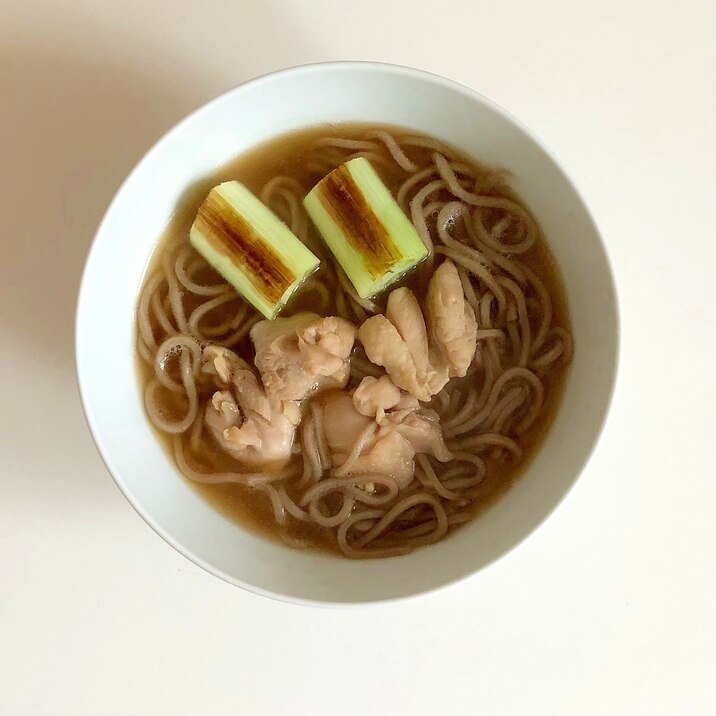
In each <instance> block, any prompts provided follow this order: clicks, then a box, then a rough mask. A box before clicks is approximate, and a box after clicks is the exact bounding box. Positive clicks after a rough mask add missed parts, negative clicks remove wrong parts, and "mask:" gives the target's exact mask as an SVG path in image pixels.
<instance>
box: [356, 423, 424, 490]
mask: <svg viewBox="0 0 716 716" xmlns="http://www.w3.org/2000/svg"><path fill="white" fill-rule="evenodd" d="M414 460H415V450H414V449H413V446H412V445H411V444H410V441H409V440H407V439H406V438H404V437H403V436H402V435H401V434H400V433H399V432H397V431H396V430H387V431H386V432H385V433H384V434H382V435H381V434H378V436H377V437H376V438H375V440H374V441H373V443H372V445H371V446H370V448H369V449H368V450H366V451H364V452H363V453H362V454H361V455H360V457H359V458H358V459H357V460H356V461H355V462H354V463H353V465H352V467H351V469H350V474H351V475H366V474H369V473H377V474H380V475H390V476H391V477H392V478H393V479H394V480H395V481H396V483H397V484H398V487H399V488H400V489H402V488H404V487H407V486H408V485H409V484H410V481H411V480H412V479H413V474H414V473H415V462H414Z"/></svg>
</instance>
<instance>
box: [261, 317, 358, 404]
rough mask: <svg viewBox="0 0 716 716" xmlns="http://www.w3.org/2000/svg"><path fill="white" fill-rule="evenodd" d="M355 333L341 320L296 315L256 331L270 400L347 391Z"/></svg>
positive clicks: (266, 323) (349, 324)
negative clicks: (322, 391)
mask: <svg viewBox="0 0 716 716" xmlns="http://www.w3.org/2000/svg"><path fill="white" fill-rule="evenodd" d="M355 337H356V329H355V327H354V326H353V325H352V324H351V323H349V322H348V321H346V320H344V319H342V318H336V317H333V316H329V317H327V318H321V317H320V316H318V315H317V314H315V313H308V312H305V313H297V314H296V315H295V316H291V317H290V318H277V319H275V320H273V321H260V322H259V323H257V324H256V325H255V326H254V327H253V328H252V329H251V340H252V341H253V343H254V347H255V349H256V358H255V361H254V362H255V363H256V367H257V368H258V369H259V372H260V373H261V380H262V381H263V384H264V387H265V388H266V393H267V395H269V396H271V397H273V398H277V399H279V400H303V398H305V397H306V395H308V394H309V393H310V392H311V391H314V392H318V391H320V390H326V389H329V388H343V387H344V386H345V385H346V383H347V382H348V377H349V374H350V364H349V361H348V358H349V356H350V353H351V350H352V349H353V343H354V342H355Z"/></svg>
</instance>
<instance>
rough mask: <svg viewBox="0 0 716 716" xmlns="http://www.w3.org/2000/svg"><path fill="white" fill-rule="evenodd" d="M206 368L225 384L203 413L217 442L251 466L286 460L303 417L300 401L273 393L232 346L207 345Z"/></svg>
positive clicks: (204, 358)
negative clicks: (271, 394) (262, 383)
mask: <svg viewBox="0 0 716 716" xmlns="http://www.w3.org/2000/svg"><path fill="white" fill-rule="evenodd" d="M202 371H203V372H204V373H207V374H209V375H212V376H214V382H215V383H216V385H217V387H219V388H221V390H218V391H216V392H215V393H214V395H213V396H212V398H211V400H210V401H209V402H208V403H207V405H206V410H205V413H204V419H205V422H206V425H207V427H208V428H209V430H210V431H211V433H212V435H213V436H214V438H215V439H216V442H217V444H218V445H219V446H220V447H221V448H223V449H224V450H225V451H226V452H227V453H229V454H230V455H231V456H232V457H234V458H235V459H236V460H237V461H239V462H240V463H242V465H244V466H245V467H247V468H250V469H257V468H274V467H275V468H278V467H281V466H282V465H284V464H285V463H286V462H287V461H288V459H289V458H290V456H291V447H292V445H293V438H294V434H295V432H296V425H298V423H299V421H300V419H301V413H300V410H299V407H298V403H296V402H295V401H291V400H285V401H281V400H276V399H274V398H269V397H268V396H267V395H266V391H265V390H264V387H263V386H262V385H261V382H260V381H259V379H258V377H257V376H256V375H255V374H254V372H253V370H252V369H251V367H250V366H249V364H248V363H246V361H244V360H242V359H241V358H239V357H238V356H237V355H236V354H235V353H233V352H232V351H230V350H228V349H227V348H220V347H218V346H208V347H207V348H205V349H204V352H203V354H202Z"/></svg>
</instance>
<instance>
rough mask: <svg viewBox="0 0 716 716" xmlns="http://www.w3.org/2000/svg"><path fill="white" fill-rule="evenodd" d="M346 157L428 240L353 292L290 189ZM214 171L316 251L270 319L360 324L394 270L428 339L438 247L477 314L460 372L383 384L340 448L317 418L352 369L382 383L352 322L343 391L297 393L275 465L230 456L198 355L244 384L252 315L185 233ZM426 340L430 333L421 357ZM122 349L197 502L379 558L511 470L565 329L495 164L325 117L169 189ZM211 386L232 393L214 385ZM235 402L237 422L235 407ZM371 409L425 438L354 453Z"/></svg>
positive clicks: (472, 504)
mask: <svg viewBox="0 0 716 716" xmlns="http://www.w3.org/2000/svg"><path fill="white" fill-rule="evenodd" d="M356 156H363V157H365V158H367V159H368V161H369V162H370V163H371V164H372V166H373V167H374V169H375V170H376V171H377V172H378V174H379V176H380V178H381V179H382V181H383V182H384V184H385V185H386V186H387V187H388V189H389V190H390V191H391V193H392V194H393V196H394V197H395V198H396V199H397V201H398V203H399V205H400V206H401V207H402V209H403V210H404V212H405V214H406V215H407V216H408V217H409V218H410V220H411V221H412V223H413V225H414V226H415V227H416V228H417V229H418V233H419V234H420V236H421V238H423V240H424V241H425V242H426V243H427V244H430V245H431V249H432V250H431V253H430V255H429V257H428V258H427V259H426V260H424V261H423V262H422V263H420V264H419V265H418V266H417V268H415V269H414V270H413V271H411V272H410V273H408V274H407V275H406V276H405V277H403V278H402V279H401V280H400V281H399V282H398V283H395V284H393V285H391V286H390V287H389V288H388V289H387V290H385V291H384V292H383V293H382V294H381V295H378V296H375V297H373V299H372V300H366V299H360V298H359V297H357V295H356V293H355V291H354V290H353V289H352V286H351V285H350V282H349V281H348V280H347V278H346V276H345V275H344V274H342V272H341V271H340V269H339V267H338V265H337V263H336V261H335V259H334V258H333V256H332V254H331V252H330V251H329V250H328V249H327V247H326V246H325V244H324V243H323V241H322V239H321V237H320V235H319V234H318V232H317V231H316V229H315V227H314V226H313V225H312V223H311V221H310V219H309V217H308V216H307V214H306V212H305V210H304V208H303V206H302V200H303V198H304V196H305V195H306V194H307V193H308V192H309V191H310V190H311V189H312V188H313V187H314V186H315V185H316V184H317V183H318V182H319V181H320V180H321V179H323V177H325V176H326V175H327V174H328V173H329V172H331V171H332V170H333V169H335V168H336V167H338V166H339V165H340V164H342V163H344V162H345V161H347V160H348V159H349V158H353V157H356ZM227 180H238V181H240V182H241V183H242V184H244V185H245V186H246V187H248V188H249V189H250V190H251V191H252V192H253V193H254V194H255V195H256V196H257V197H259V198H260V199H261V201H263V202H264V204H266V205H267V206H268V207H269V208H270V209H272V210H273V211H274V212H275V213H276V214H277V215H278V216H279V217H280V218H281V219H282V220H283V221H284V222H285V223H286V224H287V225H288V226H289V227H290V228H291V229H292V231H293V232H294V234H296V236H298V237H299V239H301V241H303V242H304V243H305V244H306V245H308V246H309V248H311V250H312V251H313V252H314V253H315V254H316V255H317V256H318V257H319V258H320V259H321V265H320V268H319V270H318V271H317V272H316V273H314V274H313V275H312V276H311V277H310V278H308V279H307V280H306V281H305V283H304V284H303V285H302V286H301V288H300V289H299V290H298V291H297V292H296V293H295V294H294V296H293V297H292V298H291V300H290V301H289V303H288V304H287V305H286V306H285V308H284V309H283V311H282V312H281V317H282V318H285V317H290V316H294V315H296V314H298V313H301V312H305V311H311V312H314V313H316V314H318V315H319V316H321V317H328V316H337V317H341V318H343V319H345V320H347V321H349V322H350V323H351V324H352V325H353V326H355V327H356V328H360V327H361V326H362V325H363V324H364V323H365V321H366V320H368V319H370V317H371V316H372V315H376V314H385V313H386V302H387V300H388V297H389V296H390V295H391V291H393V290H394V289H397V288H398V287H406V288H407V289H409V290H410V292H411V293H412V295H413V296H414V297H415V299H416V300H417V303H418V305H419V307H420V309H421V311H422V313H423V314H424V316H425V321H426V324H427V326H428V334H429V338H430V340H431V341H432V340H433V338H432V336H433V333H434V332H431V328H430V326H431V323H430V321H431V315H430V308H429V306H428V303H429V300H428V296H427V293H428V286H429V285H430V283H431V279H432V278H433V276H434V275H435V272H436V271H437V270H438V268H439V267H440V266H441V265H442V264H443V263H444V262H448V263H449V264H451V270H452V266H454V267H455V268H456V269H457V275H458V276H459V279H460V283H459V284H458V285H459V286H460V288H461V289H462V291H461V295H460V297H459V300H460V301H461V302H464V304H465V315H467V314H468V313H471V314H473V315H474V316H475V322H476V326H477V328H476V332H475V333H474V344H475V346H474V349H473V350H474V356H472V357H471V360H469V366H468V367H467V370H466V374H465V375H464V376H463V377H459V376H456V377H452V378H451V379H450V380H449V381H448V382H447V383H446V384H445V385H444V386H443V387H442V388H441V389H440V390H438V392H437V393H435V395H433V397H432V399H431V400H430V401H429V402H428V401H423V402H421V403H420V404H419V405H418V403H417V401H415V400H414V399H413V398H411V396H410V391H405V390H402V391H400V393H401V396H402V397H401V401H402V402H401V404H400V405H399V406H395V407H394V408H391V409H389V410H387V411H386V412H385V415H384V414H383V412H381V411H379V412H380V415H376V425H373V424H372V423H371V424H370V425H368V422H370V420H369V418H363V420H364V423H361V426H363V425H364V424H365V425H366V426H367V427H366V429H365V430H363V431H362V432H361V434H360V436H359V437H356V435H357V433H356V434H355V435H354V437H353V438H352V440H353V442H352V443H351V445H350V446H349V447H345V446H344V447H343V448H342V450H343V452H342V453H340V451H338V450H337V449H336V448H335V444H337V441H338V440H339V438H338V437H336V436H335V432H336V425H335V424H336V423H341V422H342V421H343V416H344V415H345V419H346V421H347V422H349V419H350V416H354V413H353V412H352V411H353V408H352V406H351V403H350V399H351V396H353V395H354V391H355V389H356V388H357V387H358V386H359V385H361V382H362V381H364V379H365V378H366V376H372V377H375V378H383V376H385V375H386V371H387V372H388V374H389V376H390V378H388V377H386V378H385V379H384V383H385V385H388V386H389V387H390V389H391V390H394V388H393V386H392V384H391V383H390V382H389V381H390V380H394V374H393V373H392V372H391V370H390V366H387V365H386V366H381V365H376V364H375V363H373V362H371V361H370V360H369V359H368V357H367V355H366V352H367V350H368V348H367V343H366V346H364V341H362V340H361V335H363V333H362V332H361V331H359V332H358V337H357V339H355V342H354V343H353V347H352V349H351V353H350V358H349V359H348V360H349V366H346V367H347V369H348V371H347V375H348V381H347V384H346V385H345V387H342V388H340V392H341V393H342V394H343V395H337V392H338V388H336V386H333V387H332V389H331V390H327V391H326V390H323V391H321V390H315V389H314V390H312V391H309V393H308V394H307V395H306V397H305V398H304V399H302V400H300V401H298V402H297V406H298V409H299V411H300V422H299V423H298V425H297V426H296V428H295V435H294V436H293V438H292V447H291V456H290V459H289V460H288V461H287V462H285V464H282V465H280V466H278V467H277V466H276V465H275V464H268V463H267V464H266V465H265V466H261V465H259V466H258V467H257V466H256V465H253V466H251V465H249V466H247V465H246V464H245V463H243V462H242V461H241V460H240V459H239V460H237V459H236V454H235V453H232V452H230V451H227V450H226V449H225V446H224V444H223V443H222V441H221V439H217V432H216V430H213V429H212V427H211V426H212V425H213V423H212V422H211V415H210V414H212V410H216V409H217V408H216V406H217V405H218V403H217V399H216V398H215V396H216V395H218V393H219V391H221V390H223V391H224V393H225V391H226V389H227V387H228V390H229V394H230V393H231V391H232V390H234V391H236V390H238V388H236V387H235V386H234V387H232V386H231V385H228V386H227V385H226V384H222V383H221V380H220V379H219V378H217V376H216V375H215V374H214V375H212V370H213V369H212V370H207V351H206V349H207V347H209V346H216V347H227V348H228V349H230V350H231V351H232V353H235V354H236V355H237V356H238V357H239V358H241V359H243V360H244V361H246V363H247V364H248V365H249V366H250V369H251V370H252V371H254V373H255V375H256V377H257V381H258V383H257V384H258V386H259V389H261V390H262V387H261V382H260V381H261V379H262V378H264V376H263V375H262V374H261V372H260V371H258V370H257V369H256V368H254V360H255V356H256V353H255V346H254V343H253V342H252V337H251V336H252V334H251V329H252V328H253V326H254V325H256V324H257V323H258V322H260V321H262V320H263V317H262V316H261V315H260V314H259V313H258V312H256V311H255V310H254V309H253V308H252V307H251V306H250V305H249V304H247V303H246V302H245V301H244V300H243V299H242V298H241V297H240V296H239V295H238V294H237V293H236V292H235V291H234V290H233V288H232V287H231V286H230V285H229V284H228V283H227V282H226V281H225V280H224V279H223V278H222V276H220V275H219V274H218V273H217V272H216V271H214V269H213V268H211V266H210V265H209V264H208V263H207V262H206V261H205V260H204V258H202V257H201V256H200V255H199V254H198V253H197V252H196V251H195V250H194V248H192V246H191V244H190V243H189V232H190V228H191V225H192V222H193V221H194V219H195V218H196V215H197V211H198V209H199V207H200V205H201V204H202V202H203V201H204V199H205V198H206V196H207V194H208V193H209V191H210V190H211V188H212V187H214V186H216V185H217V184H219V183H221V182H223V181H227ZM402 295H403V296H405V294H402ZM418 322H419V321H418ZM277 325H278V324H277ZM460 325H462V324H460ZM401 330H402V329H401ZM403 338H405V336H403ZM433 349H434V346H433V345H432V344H431V347H430V354H431V357H430V359H429V360H434V358H433V357H432V356H433V354H434V353H435V351H434V350H433ZM137 351H138V375H139V382H140V385H141V389H142V391H143V395H144V400H145V405H146V408H147V414H148V417H149V419H150V422H151V423H152V424H153V425H154V427H155V429H156V433H157V437H158V439H159V440H161V441H162V443H163V444H164V445H165V446H166V449H167V452H168V453H169V454H170V455H171V458H172V460H173V461H174V462H175V464H176V466H177V469H178V471H179V473H180V474H182V475H183V476H184V477H185V478H186V479H188V480H189V482H190V483H191V484H192V486H193V487H195V488H196V489H197V490H199V491H200V492H201V494H202V495H203V496H204V497H205V498H206V499H207V500H208V501H210V503H211V504H212V505H214V506H215V507H216V508H217V509H218V510H220V511H221V512H222V513H224V514H225V515H226V516H228V517H230V518H231V519H232V520H235V521H236V522H238V523H240V524H241V525H242V526H246V527H249V528H250V529H252V530H255V531H257V532H260V533H261V534H263V535H266V536H268V537H272V538H275V539H281V540H283V541H284V542H285V543H287V544H289V545H290V546H292V547H296V548H302V549H306V548H318V549H323V550H326V549H327V550H331V551H336V552H339V553H342V554H345V555H346V556H350V557H383V556H393V555H400V554H404V553H406V552H408V551H410V550H412V549H414V548H415V547H418V546H421V545H425V544H430V543H433V542H436V541H438V540H440V539H442V538H444V537H445V536H447V535H449V534H450V533H451V532H452V531H453V530H455V529H457V528H458V527H459V526H460V525H461V524H463V523H464V522H466V521H468V520H470V519H472V518H474V517H475V516H476V515H478V513H479V512H480V511H481V510H482V509H484V508H485V507H486V506H487V505H489V504H490V503H491V502H492V501H494V500H495V498H496V497H498V496H499V495H501V494H502V493H504V491H505V490H506V489H507V488H508V487H509V486H510V485H511V484H512V483H513V482H514V480H515V479H516V478H517V477H518V475H519V474H520V472H521V471H522V470H523V469H524V466H525V465H526V464H527V463H528V462H529V460H530V458H531V457H532V456H533V455H534V453H535V451H536V450H537V449H538V448H539V445H540V442H541V440H542V439H543V437H544V435H545V433H546V431H547V430H548V428H549V426H550V424H551V422H552V420H553V418H554V415H555V412H556V409H557V407H558V402H559V397H560V392H561V389H562V385H563V382H564V378H565V374H566V372H567V366H568V363H569V360H570V357H571V354H572V351H573V346H572V339H571V333H570V324H569V316H568V312H567V304H566V300H565V296H564V293H563V289H562V284H561V281H560V277H559V272H558V269H557V266H556V265H555V262H554V260H553V258H552V256H551V254H550V252H549V249H548V246H547V244H546V242H545V239H544V237H543V236H542V234H541V231H540V229H539V227H538V225H537V223H536V222H535V220H534V219H533V218H532V216H531V214H530V213H529V210H528V209H527V207H525V206H524V204H522V202H521V201H520V200H519V198H518V197H517V196H516V195H515V194H514V193H513V192H512V190H511V189H510V186H509V174H508V173H507V172H505V171H502V170H500V169H496V168H489V167H484V166H482V165H480V164H479V163H477V162H476V161H475V160H473V159H471V158H469V157H467V156H465V155H464V154H462V153H461V152H459V151H457V150H456V149H454V148H453V147H451V146H449V145H446V144H444V143H443V142H441V141H440V140H438V139H435V138H432V137H425V136H421V135H418V134H416V133H415V132H412V131H410V130H406V129H402V128H396V127H386V126H374V125H370V126H369V125H364V124H353V123H351V124H347V123H341V124H331V125H326V126H320V127H312V128H308V129H304V130H300V131H298V132H295V133H291V134H287V135H283V136H280V137H277V138H275V139H272V140H270V141H268V142H266V143H264V144H261V145H260V146H257V147H255V148H253V149H251V150H250V151H248V152H245V153H244V154H242V155H241V156H239V157H237V158H236V159H235V160H233V161H232V162H230V163H229V164H227V165H225V166H223V167H221V168H219V169H218V170H217V171H216V173H215V174H213V175H212V176H210V177H207V178H206V179H205V180H204V181H201V182H199V183H198V184H197V185H195V186H193V187H190V188H189V189H188V190H187V193H186V196H185V197H184V199H183V200H182V204H181V205H180V206H179V207H178V208H177V212H176V214H175V216H174V217H173V218H172V220H171V222H170V224H169V225H168V227H167V229H166V231H165V234H164V236H163V237H162V238H161V239H160V241H159V242H158V244H157V247H156V250H155V252H154V254H153V256H152V259H151V261H150V263H149V268H148V271H147V274H146V278H145V282H144V285H143V288H142V291H141V294H140V297H139V302H138V307H137ZM208 365H209V367H210V368H211V360H209V361H208ZM368 382H369V383H370V381H368ZM372 385H374V384H372ZM401 387H402V386H401ZM396 394H397V393H396ZM239 397H240V396H239ZM403 398H404V399H405V400H403ZM346 400H347V401H348V402H345V401H346ZM228 401H229V403H230V404H231V406H234V403H233V402H232V397H231V395H229V398H228ZM341 401H344V402H341ZM411 401H412V402H411ZM239 402H240V401H239ZM354 402H355V399H354ZM408 403H410V405H409V407H408V408H407V409H403V410H402V412H401V411H399V410H398V408H405V406H406V405H408ZM222 405H224V404H223V403H222ZM341 406H343V407H341ZM341 411H343V412H341ZM349 413H350V416H349ZM237 415H238V416H239V418H238V423H237V424H239V425H240V424H241V420H242V419H246V418H247V414H246V411H245V409H244V410H243V413H242V409H241V408H239V409H238V413H237ZM336 416H338V420H337V419H336ZM405 416H407V417H405ZM381 420H382V421H383V422H381ZM386 420H388V422H390V426H392V425H397V424H398V422H400V421H402V420H407V421H413V423H411V424H415V425H419V427H420V429H422V428H424V427H425V428H426V429H427V430H429V431H430V430H432V433H431V435H432V437H431V441H433V442H431V446H429V447H425V445H422V443H421V440H417V442H416V439H414V437H413V435H412V434H410V435H409V434H408V432H409V431H408V432H406V431H403V432H402V433H401V437H397V436H395V435H390V437H391V439H392V438H395V439H396V441H397V442H396V444H398V443H399V446H400V447H405V448H406V449H407V450H408V451H409V452H408V457H410V451H411V450H412V451H413V453H414V455H413V459H412V462H410V464H409V465H408V466H407V468H406V464H405V461H404V462H403V464H402V465H401V470H402V472H401V475H402V476H398V475H397V473H395V472H394V463H392V462H391V460H392V459H393V457H394V456H389V457H388V459H387V461H386V462H385V465H386V467H385V468H381V465H382V463H381V462H380V461H379V460H377V461H376V460H373V461H372V462H370V460H372V459H373V457H375V455H377V452H378V451H375V452H374V453H371V450H373V449H374V448H375V446H376V445H377V441H378V440H379V439H380V436H381V435H383V434H385V435H388V433H389V432H390V430H391V429H392V427H390V426H387V423H386V422H385V421H386ZM365 421H368V422H365ZM391 421H392V422H391ZM420 421H422V422H420ZM386 431H387V432H386ZM436 434H437V437H435V435H436ZM366 435H368V438H366ZM405 435H407V436H408V442H410V441H412V442H410V445H409V446H406V444H405V439H404V436H405ZM433 438H434V439H435V440H436V441H437V442H435V440H433ZM347 439H351V438H350V437H349V438H347ZM360 440H363V442H364V444H363V445H362V446H361V445H357V443H358V442H359V441H360ZM422 442H424V441H422ZM433 443H434V444H433ZM391 444H392V443H391ZM356 445H357V446H356ZM386 445H389V443H386ZM350 449H352V452H353V453H355V454H353V456H352V457H351V456H350V455H347V452H349V451H350ZM339 453H340V454H339ZM356 458H357V459H358V462H360V459H361V458H364V459H363V462H364V463H366V460H368V459H369V458H370V460H368V463H369V468H366V467H365V466H364V467H363V468H362V469H360V470H358V469H356V470H355V471H353V470H347V469H342V467H345V466H346V465H347V464H348V462H350V460H353V461H354V462H355V460H356ZM368 463H366V464H368ZM406 469H407V470H408V472H407V473H406V472H405V470H406Z"/></svg>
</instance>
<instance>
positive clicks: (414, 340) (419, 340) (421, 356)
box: [385, 288, 432, 381]
mask: <svg viewBox="0 0 716 716" xmlns="http://www.w3.org/2000/svg"><path fill="white" fill-rule="evenodd" d="M385 317H386V318H387V319H388V320H389V321H390V322H391V323H392V324H393V325H394V326H395V328H396V330H397V331H398V333H399V334H400V337H401V338H402V339H403V342H404V343H405V346H406V348H407V349H408V352H409V353H410V355H411V357H412V359H413V363H414V364H415V371H416V375H417V378H418V380H420V381H426V380H427V377H428V374H429V373H430V372H431V371H432V366H431V365H430V362H429V360H428V332H427V330H426V328H425V320H424V319H423V314H422V312H421V311H420V304H419V303H418V299H417V298H415V296H414V295H413V293H412V291H409V290H408V289H407V288H397V289H396V290H395V291H392V292H391V293H390V296H388V304H387V305H386V308H385Z"/></svg>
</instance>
